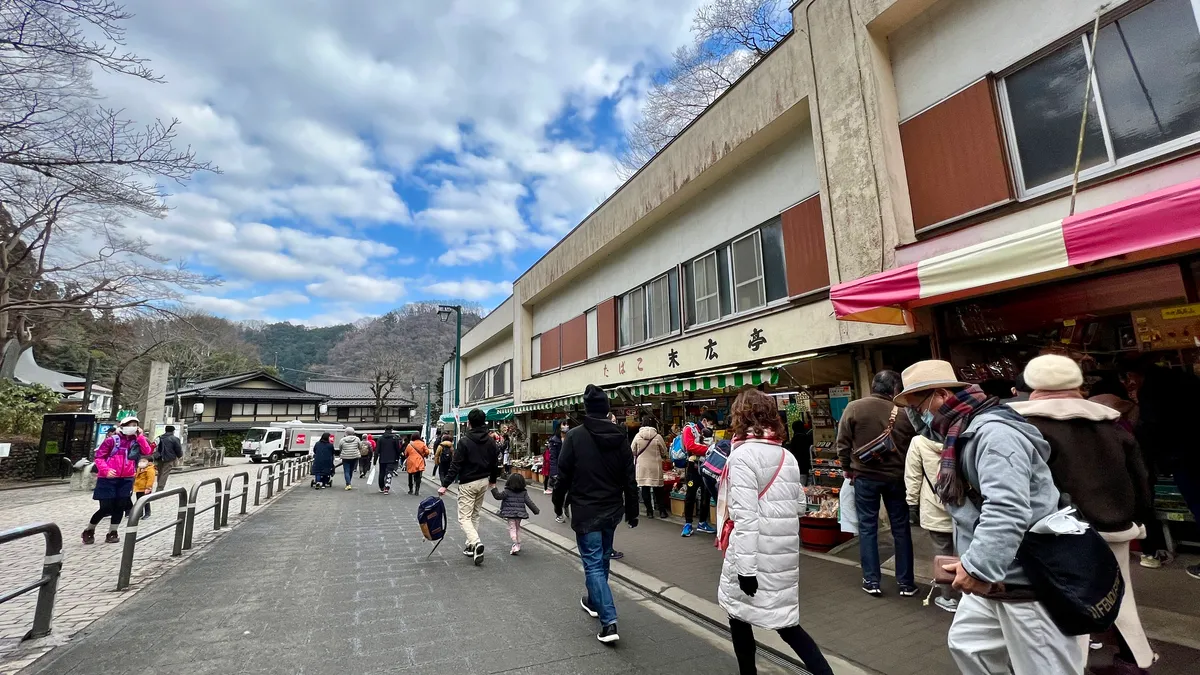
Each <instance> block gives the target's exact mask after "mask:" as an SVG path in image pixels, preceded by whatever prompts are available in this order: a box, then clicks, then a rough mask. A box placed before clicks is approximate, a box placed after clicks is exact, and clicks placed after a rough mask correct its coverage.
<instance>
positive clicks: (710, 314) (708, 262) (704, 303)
mask: <svg viewBox="0 0 1200 675" xmlns="http://www.w3.org/2000/svg"><path fill="white" fill-rule="evenodd" d="M691 268H692V273H691V275H690V278H691V282H692V293H691V297H692V298H693V299H694V303H695V308H696V311H695V312H694V313H693V314H692V315H691V316H689V317H688V325H689V326H691V325H695V324H699V323H708V322H709V321H716V320H717V319H719V318H721V304H720V301H719V300H718V297H717V296H718V294H719V292H720V291H719V286H718V281H717V254H716V253H709V254H708V255H706V256H704V257H702V258H699V259H697V260H694V261H692V264H691ZM692 302H693V301H689V303H688V305H689V306H691V305H692Z"/></svg>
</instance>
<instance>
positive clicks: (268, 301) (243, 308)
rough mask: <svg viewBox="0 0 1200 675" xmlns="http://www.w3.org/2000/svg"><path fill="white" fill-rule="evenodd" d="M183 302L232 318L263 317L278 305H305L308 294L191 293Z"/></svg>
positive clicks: (193, 307)
mask: <svg viewBox="0 0 1200 675" xmlns="http://www.w3.org/2000/svg"><path fill="white" fill-rule="evenodd" d="M183 303H184V304H185V305H187V306H188V307H189V308H191V309H196V310H200V311H203V312H209V313H212V314H219V315H221V316H226V317H229V318H231V319H263V320H266V319H267V318H268V317H267V315H266V311H267V310H269V309H273V308H276V307H286V306H289V305H304V304H307V303H308V296H306V295H304V294H303V293H296V292H294V291H281V292H278V293H268V294H266V295H260V296H256V297H253V298H245V299H238V298H223V297H218V296H211V295H189V296H187V297H185V298H184V299H183Z"/></svg>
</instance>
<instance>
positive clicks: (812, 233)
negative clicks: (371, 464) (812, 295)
mask: <svg viewBox="0 0 1200 675" xmlns="http://www.w3.org/2000/svg"><path fill="white" fill-rule="evenodd" d="M782 221H783V251H784V255H785V256H786V258H787V285H788V295H792V296H794V295H800V294H801V293H807V292H809V291H815V290H817V289H819V288H825V287H826V286H828V285H829V262H828V260H827V259H826V257H825V225H824V224H823V223H822V222H821V197H820V196H819V195H818V196H813V197H810V198H808V199H806V200H804V201H802V202H800V203H799V204H797V205H795V206H793V207H792V208H790V209H788V210H787V211H784V212H783V214H782Z"/></svg>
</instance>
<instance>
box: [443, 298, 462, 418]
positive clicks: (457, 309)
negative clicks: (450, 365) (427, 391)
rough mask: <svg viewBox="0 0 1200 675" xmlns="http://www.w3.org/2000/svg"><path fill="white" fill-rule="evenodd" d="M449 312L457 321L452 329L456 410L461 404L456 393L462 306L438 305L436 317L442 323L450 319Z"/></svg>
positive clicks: (459, 363)
mask: <svg viewBox="0 0 1200 675" xmlns="http://www.w3.org/2000/svg"><path fill="white" fill-rule="evenodd" d="M450 312H454V315H455V317H456V319H457V320H456V322H455V329H454V409H455V410H458V406H459V404H460V403H461V402H462V401H461V399H460V397H459V391H458V388H459V382H460V381H461V380H462V374H461V369H462V305H438V316H439V317H440V318H441V319H442V321H448V320H449V319H450Z"/></svg>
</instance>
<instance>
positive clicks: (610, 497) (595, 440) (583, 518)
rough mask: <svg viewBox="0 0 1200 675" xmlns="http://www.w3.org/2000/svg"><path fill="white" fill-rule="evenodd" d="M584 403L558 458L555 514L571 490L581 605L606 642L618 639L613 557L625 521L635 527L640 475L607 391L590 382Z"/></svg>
mask: <svg viewBox="0 0 1200 675" xmlns="http://www.w3.org/2000/svg"><path fill="white" fill-rule="evenodd" d="M583 407H584V411H585V416H584V418H583V424H582V425H581V426H580V428H578V429H575V430H574V431H571V432H570V433H569V434H567V436H566V438H565V439H564V440H563V445H562V451H561V454H560V455H559V458H558V465H557V469H558V479H557V480H556V481H555V483H554V497H553V502H554V513H555V515H557V516H560V517H561V516H562V514H563V508H564V506H565V505H566V500H567V495H568V493H569V494H570V501H571V529H573V530H574V531H575V544H576V547H577V548H578V550H579V558H580V560H581V561H582V562H583V576H584V584H585V585H586V587H587V595H586V596H584V597H583V598H582V599H581V600H580V605H581V606H582V607H583V610H584V611H585V612H587V613H588V614H590V615H591V616H592V617H593V618H598V619H600V633H599V634H597V635H596V639H598V640H599V641H600V642H603V643H606V644H608V643H612V642H616V641H617V640H619V639H620V635H618V633H617V606H616V604H615V603H614V601H613V596H612V589H610V588H609V586H608V573H609V555H610V553H611V552H612V550H613V537H614V535H615V534H616V529H617V525H620V524H621V519H622V518H624V519H625V521H626V522H628V523H629V526H630V527H637V524H638V491H637V479H636V475H635V474H636V470H635V468H634V463H633V451H632V450H631V449H630V447H629V440H628V436H627V435H626V433H625V430H624V429H623V428H621V427H619V426H617V425H616V424H615V423H614V422H612V421H610V420H609V403H608V394H606V393H605V392H604V390H603V389H601V388H600V387H597V386H596V385H594V384H589V385H588V386H587V388H586V389H585V390H584V392H583Z"/></svg>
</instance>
